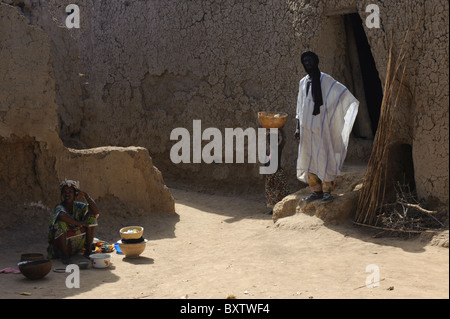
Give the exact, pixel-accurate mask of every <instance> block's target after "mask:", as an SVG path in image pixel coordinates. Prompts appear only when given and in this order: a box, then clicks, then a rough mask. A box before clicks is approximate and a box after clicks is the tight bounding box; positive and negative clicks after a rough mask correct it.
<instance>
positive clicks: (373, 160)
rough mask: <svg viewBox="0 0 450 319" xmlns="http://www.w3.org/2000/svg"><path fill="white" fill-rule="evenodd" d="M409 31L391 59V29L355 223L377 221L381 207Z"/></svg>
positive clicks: (404, 69)
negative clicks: (376, 126) (380, 94)
mask: <svg viewBox="0 0 450 319" xmlns="http://www.w3.org/2000/svg"><path fill="white" fill-rule="evenodd" d="M408 35H409V30H408V31H407V32H406V35H405V37H404V39H403V43H402V45H401V48H400V51H399V54H398V57H397V59H396V61H395V63H394V61H393V56H392V55H393V52H392V51H393V42H394V41H393V39H392V33H391V43H390V47H389V57H388V64H387V70H386V79H385V84H384V92H383V100H382V104H381V111H380V120H379V124H378V128H377V133H376V135H375V140H374V145H373V149H372V153H371V155H370V159H369V163H368V165H367V170H366V173H365V175H364V179H363V187H362V189H361V193H360V196H359V200H358V206H357V210H356V216H355V224H359V225H372V226H374V225H376V224H377V212H378V210H379V209H380V208H381V207H383V203H384V197H385V190H386V180H387V159H388V155H389V141H390V139H391V133H392V132H391V128H392V124H393V120H394V119H393V116H392V112H391V109H392V108H395V106H396V105H397V102H398V98H399V96H400V91H401V87H402V83H403V80H404V77H405V71H406V65H407V61H408V58H409V53H410V50H411V45H410V46H409V47H408V49H406V50H405V45H406V42H407V39H408ZM402 67H403V69H402V74H401V77H400V80H399V81H398V83H397V75H398V73H399V71H400V70H401V68H402ZM395 93H396V94H395Z"/></svg>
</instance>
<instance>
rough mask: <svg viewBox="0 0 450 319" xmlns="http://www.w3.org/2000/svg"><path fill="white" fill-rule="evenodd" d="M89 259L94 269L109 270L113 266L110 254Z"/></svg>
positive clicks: (93, 255)
mask: <svg viewBox="0 0 450 319" xmlns="http://www.w3.org/2000/svg"><path fill="white" fill-rule="evenodd" d="M89 258H90V260H91V263H92V267H94V268H107V267H109V266H110V265H111V255H110V254H91V255H89Z"/></svg>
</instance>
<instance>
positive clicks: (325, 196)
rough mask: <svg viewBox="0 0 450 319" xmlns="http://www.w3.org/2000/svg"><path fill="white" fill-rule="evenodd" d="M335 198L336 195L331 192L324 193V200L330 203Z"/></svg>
mask: <svg viewBox="0 0 450 319" xmlns="http://www.w3.org/2000/svg"><path fill="white" fill-rule="evenodd" d="M333 199H334V197H333V195H331V194H330V193H328V192H325V193H323V198H322V202H324V203H329V202H332V201H333Z"/></svg>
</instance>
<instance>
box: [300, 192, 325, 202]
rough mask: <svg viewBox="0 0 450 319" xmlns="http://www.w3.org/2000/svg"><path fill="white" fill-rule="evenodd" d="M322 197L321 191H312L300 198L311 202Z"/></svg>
mask: <svg viewBox="0 0 450 319" xmlns="http://www.w3.org/2000/svg"><path fill="white" fill-rule="evenodd" d="M321 198H323V192H312V193H311V195H309V196H308V197H305V198H302V201H304V202H312V201H315V200H318V199H321Z"/></svg>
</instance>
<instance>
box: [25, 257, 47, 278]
mask: <svg viewBox="0 0 450 319" xmlns="http://www.w3.org/2000/svg"><path fill="white" fill-rule="evenodd" d="M17 266H19V270H20V272H21V273H22V274H23V275H24V276H25V277H27V278H28V279H31V280H37V279H41V278H44V277H45V276H47V274H48V273H49V272H50V270H51V269H52V262H51V260H48V259H41V260H29V261H21V262H20V263H18V264H17Z"/></svg>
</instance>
